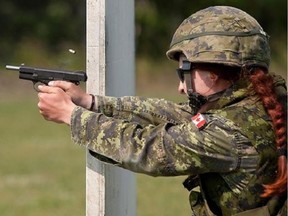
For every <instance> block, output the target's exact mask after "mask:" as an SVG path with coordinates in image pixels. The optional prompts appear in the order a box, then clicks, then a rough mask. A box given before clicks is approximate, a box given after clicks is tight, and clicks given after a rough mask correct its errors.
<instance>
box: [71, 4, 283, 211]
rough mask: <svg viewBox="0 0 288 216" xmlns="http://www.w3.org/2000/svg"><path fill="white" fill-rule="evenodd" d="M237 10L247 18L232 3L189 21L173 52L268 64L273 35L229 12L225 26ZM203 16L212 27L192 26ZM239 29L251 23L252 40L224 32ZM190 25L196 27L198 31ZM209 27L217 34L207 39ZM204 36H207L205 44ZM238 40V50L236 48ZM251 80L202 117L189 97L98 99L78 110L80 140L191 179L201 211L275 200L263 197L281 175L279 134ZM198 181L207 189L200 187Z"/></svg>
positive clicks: (114, 159)
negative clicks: (278, 169)
mask: <svg viewBox="0 0 288 216" xmlns="http://www.w3.org/2000/svg"><path fill="white" fill-rule="evenodd" d="M211 11H212V12H211ZM231 11H232V12H233V13H234V14H237V15H238V14H240V16H243V17H244V18H245V16H246V14H245V13H244V15H243V13H242V12H239V11H238V10H235V11H234V9H233V8H230V7H223V8H222V7H214V8H213V10H211V9H210V8H208V9H206V10H205V13H203V12H199V13H196V15H192V16H191V17H190V18H189V19H187V20H185V21H184V22H183V24H181V25H180V27H179V28H178V30H177V31H176V33H175V35H174V37H173V40H172V43H171V49H170V50H169V51H168V52H167V55H168V57H169V58H171V59H176V60H177V55H178V54H179V53H184V54H185V55H186V56H187V59H188V60H189V61H191V62H212V63H215V62H216V63H219V61H221V63H225V64H228V65H232V66H240V67H243V66H246V65H251V64H253V65H258V66H262V67H266V68H267V67H268V65H269V60H270V55H269V46H268V45H267V43H268V42H267V35H266V34H265V33H264V32H263V30H262V29H261V27H259V24H258V23H255V22H256V21H255V22H254V20H252V21H251V23H252V24H251V23H250V25H248V24H249V22H248V24H247V23H246V21H245V19H242V18H241V19H235V17H231V19H229V17H228V19H227V20H228V22H230V24H231V23H232V24H231V25H225V19H224V18H225V16H224V15H223V14H225V13H227V14H229V13H232V12H231ZM207 14H208V15H207ZM214 15H215V16H214ZM222 15H223V16H224V17H221V16H222ZM216 16H218V17H219V16H220V17H221V20H222V18H223V22H222V23H221V25H218V26H217V27H219V28H223V27H224V28H225V29H224V31H222V30H221V31H219V32H218V33H217V32H216V33H215V32H213V31H214V30H213V29H214V27H215V23H214V25H212V24H211V26H210V25H209V24H210V23H212V22H213V18H215V17H216ZM205 18H207V19H208V20H209V22H208V21H207V20H206V21H207V22H205ZM232 18H233V19H232ZM202 19H203V20H202ZM227 20H226V21H227ZM200 21H201V22H202V21H203V22H202V24H203V23H204V24H205V23H208V27H207V26H206V27H207V28H208V29H207V28H204V27H203V26H201V25H200V27H199V28H192V26H193V25H195V23H197V22H200ZM243 23H244V24H243ZM204 24H203V25H204ZM187 25H188V26H189V28H187ZM243 26H244V27H245V28H244V27H243ZM246 26H248V27H247V28H246ZM255 26H256V27H257V28H254V27H255ZM210 27H211V29H212V30H213V31H212V30H211V29H209V28H210ZM234 28H236V31H235V32H240V34H242V33H241V31H242V30H243V28H244V29H245V32H246V30H247V32H248V33H245V34H246V36H247V37H248V38H247V37H245V34H243V35H240V36H239V35H235V32H234V33H233V31H232V33H229V34H231V35H230V36H224V35H223V34H224V33H225V34H227V32H229V31H231V29H232V30H233V29H234ZM249 28H250V29H252V30H253V31H252V32H251V31H249ZM189 29H193V31H196V32H192V34H190V33H191V31H190V30H189ZM239 29H240V30H239ZM216 30H217V29H216ZM218 30H219V29H218ZM201 31H202V32H204V33H205V31H206V32H209V33H208V35H204V36H203V34H204V33H201ZM187 32H188V33H187ZM221 32H222V33H221ZM223 32H224V33H223ZM194 33H196V36H195V34H194ZM237 34H238V33H237ZM179 35H180V36H179ZM212 36H213V37H212ZM202 37H205V40H202V41H201V40H200V39H201V38H202ZM215 38H216V39H215ZM249 38H250V41H249V40H248V39H249ZM194 39H195V40H194ZM213 40H214V41H213ZM239 41H240V42H239ZM251 41H252V43H250V42H251ZM216 42H217V43H216ZM248 42H249V43H250V45H251V46H250V45H249V43H248ZM233 44H234V45H235V44H236V45H235V46H234V48H235V50H233V49H234V48H233V49H232V48H231V46H232V45H233ZM243 44H245V46H244V45H243ZM252 44H254V45H252ZM226 45H227V46H226ZM223 46H224V47H226V48H225V49H224V48H223ZM255 46H256V47H258V46H260V48H259V49H258V48H255ZM221 47H222V48H223V50H222V51H221V49H222V48H221ZM253 47H254V48H253ZM252 48H253V49H252ZM250 85H251V84H250V83H249V82H248V81H247V80H246V79H241V80H239V81H237V82H235V83H234V84H233V85H232V86H231V87H230V88H228V89H226V90H225V91H224V92H221V93H220V94H219V93H217V94H216V95H214V100H213V102H212V103H210V104H209V108H208V109H206V110H205V111H203V112H201V114H197V111H198V110H191V107H190V106H189V103H188V102H187V103H184V104H175V103H173V102H169V101H166V100H164V99H156V98H141V97H121V98H115V97H105V96H96V101H97V103H96V104H97V108H96V109H95V110H94V112H91V111H88V110H86V109H84V108H81V107H77V108H76V109H75V110H74V111H73V114H72V119H71V131H72V139H73V141H74V142H75V143H77V144H79V145H83V146H86V147H87V148H88V149H89V150H90V151H91V152H93V155H94V156H95V157H97V158H98V159H99V160H101V161H104V162H107V163H110V164H114V165H117V166H119V167H123V168H125V169H128V170H131V171H133V172H138V173H145V174H147V175H151V176H178V175H187V176H190V177H189V178H188V186H189V190H191V195H190V203H191V207H192V213H193V215H215V214H216V215H225V216H226V215H227V216H230V215H235V214H237V213H241V212H243V211H246V210H249V209H255V208H257V207H261V206H265V205H266V204H267V202H268V199H263V198H261V197H260V194H261V193H262V190H263V188H262V184H267V183H270V182H272V181H273V180H274V179H275V170H276V166H277V154H276V151H275V144H274V142H275V134H274V132H273V128H272V123H271V121H270V118H269V116H268V115H267V113H266V111H265V109H264V107H263V105H262V102H261V101H260V100H259V98H258V97H257V95H255V93H253V91H252V90H251V86H250ZM275 85H277V89H278V90H279V92H281V98H286V90H285V88H283V87H284V86H285V82H284V81H283V80H282V79H278V80H277V81H275ZM283 89H284V90H283ZM279 94H280V93H279ZM283 94H284V96H283ZM279 96H280V95H279ZM215 97H216V98H215ZM189 181H190V182H189ZM186 183H187V182H186ZM198 186H201V193H198V192H197V191H196V189H197V187H198ZM207 206H209V208H208V207H207ZM267 208H269V211H270V213H271V215H274V214H275V212H276V210H275V209H276V207H275V205H267ZM210 210H211V211H213V213H212V212H209V211H210ZM254 215H255V214H254ZM258 215H262V214H261V213H260V214H259V212H258Z"/></svg>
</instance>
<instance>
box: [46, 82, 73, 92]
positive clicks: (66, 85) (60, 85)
mask: <svg viewBox="0 0 288 216" xmlns="http://www.w3.org/2000/svg"><path fill="white" fill-rule="evenodd" d="M48 85H49V86H52V87H58V88H61V89H63V90H64V91H67V90H68V89H70V88H71V85H73V84H72V83H71V82H67V81H61V80H56V81H51V82H49V83H48Z"/></svg>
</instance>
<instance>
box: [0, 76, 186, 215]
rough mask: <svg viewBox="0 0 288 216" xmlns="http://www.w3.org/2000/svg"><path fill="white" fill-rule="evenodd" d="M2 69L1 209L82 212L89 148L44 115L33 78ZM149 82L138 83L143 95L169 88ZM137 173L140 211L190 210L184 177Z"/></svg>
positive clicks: (24, 212)
mask: <svg viewBox="0 0 288 216" xmlns="http://www.w3.org/2000/svg"><path fill="white" fill-rule="evenodd" d="M4 75H5V76H2V77H1V79H0V84H1V88H0V89H1V91H0V113H1V124H0V130H1V141H0V149H1V150H0V158H1V163H0V194H1V195H0V215H1V216H19V215H21V216H40V215H41V216H48V215H49V216H51V215H53V216H68V215H69V216H82V215H83V216H84V215H85V160H86V159H85V149H84V148H83V147H79V146H76V145H74V144H73V143H72V142H71V140H70V131H69V128H68V127H67V126H66V125H58V124H54V123H51V122H47V121H45V120H44V119H43V118H42V117H41V116H40V114H39V113H38V109H37V93H36V92H35V91H34V90H33V87H32V84H31V83H30V82H28V81H23V80H18V77H17V74H13V75H10V74H9V75H7V74H5V72H4ZM173 76H174V74H173ZM143 77H145V76H143ZM156 79H157V78H156ZM11 81H13V82H11ZM145 82H146V81H145V78H143V79H142V80H141V83H138V84H139V86H141V87H142V90H141V91H140V94H141V95H149V94H150V93H151V92H150V91H154V93H155V92H158V95H155V94H154V95H155V96H160V97H161V96H163V95H165V94H166V95H167V94H170V92H163V95H161V91H159V90H158V89H159V88H162V87H163V86H161V85H160V86H159V85H155V86H151V85H150V87H149V88H147V89H149V91H147V89H146V88H145ZM11 83H12V84H11ZM160 83H161V82H160ZM175 89H176V86H175V88H174V89H173V92H175V91H176V90H175ZM171 92H172V91H171ZM170 96H171V95H170ZM136 178H137V205H138V206H137V214H138V215H139V216H150V215H151V216H152V215H163V216H164V215H165V216H172V215H173V216H174V215H189V205H188V192H187V191H186V190H185V189H184V188H183V186H182V181H183V180H184V177H176V178H163V177H161V178H159V177H158V178H154V177H149V176H145V175H139V174H137V175H136Z"/></svg>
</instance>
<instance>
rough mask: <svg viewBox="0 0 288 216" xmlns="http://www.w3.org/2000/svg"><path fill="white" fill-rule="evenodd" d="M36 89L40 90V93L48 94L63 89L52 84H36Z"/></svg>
mask: <svg viewBox="0 0 288 216" xmlns="http://www.w3.org/2000/svg"><path fill="white" fill-rule="evenodd" d="M38 90H39V91H40V92H42V93H48V94H52V93H57V92H59V91H63V90H62V89H61V88H58V87H52V86H46V85H40V86H38Z"/></svg>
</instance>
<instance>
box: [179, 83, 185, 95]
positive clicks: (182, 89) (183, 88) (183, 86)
mask: <svg viewBox="0 0 288 216" xmlns="http://www.w3.org/2000/svg"><path fill="white" fill-rule="evenodd" d="M178 92H179V94H185V82H181V81H180V82H179V86H178Z"/></svg>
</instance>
